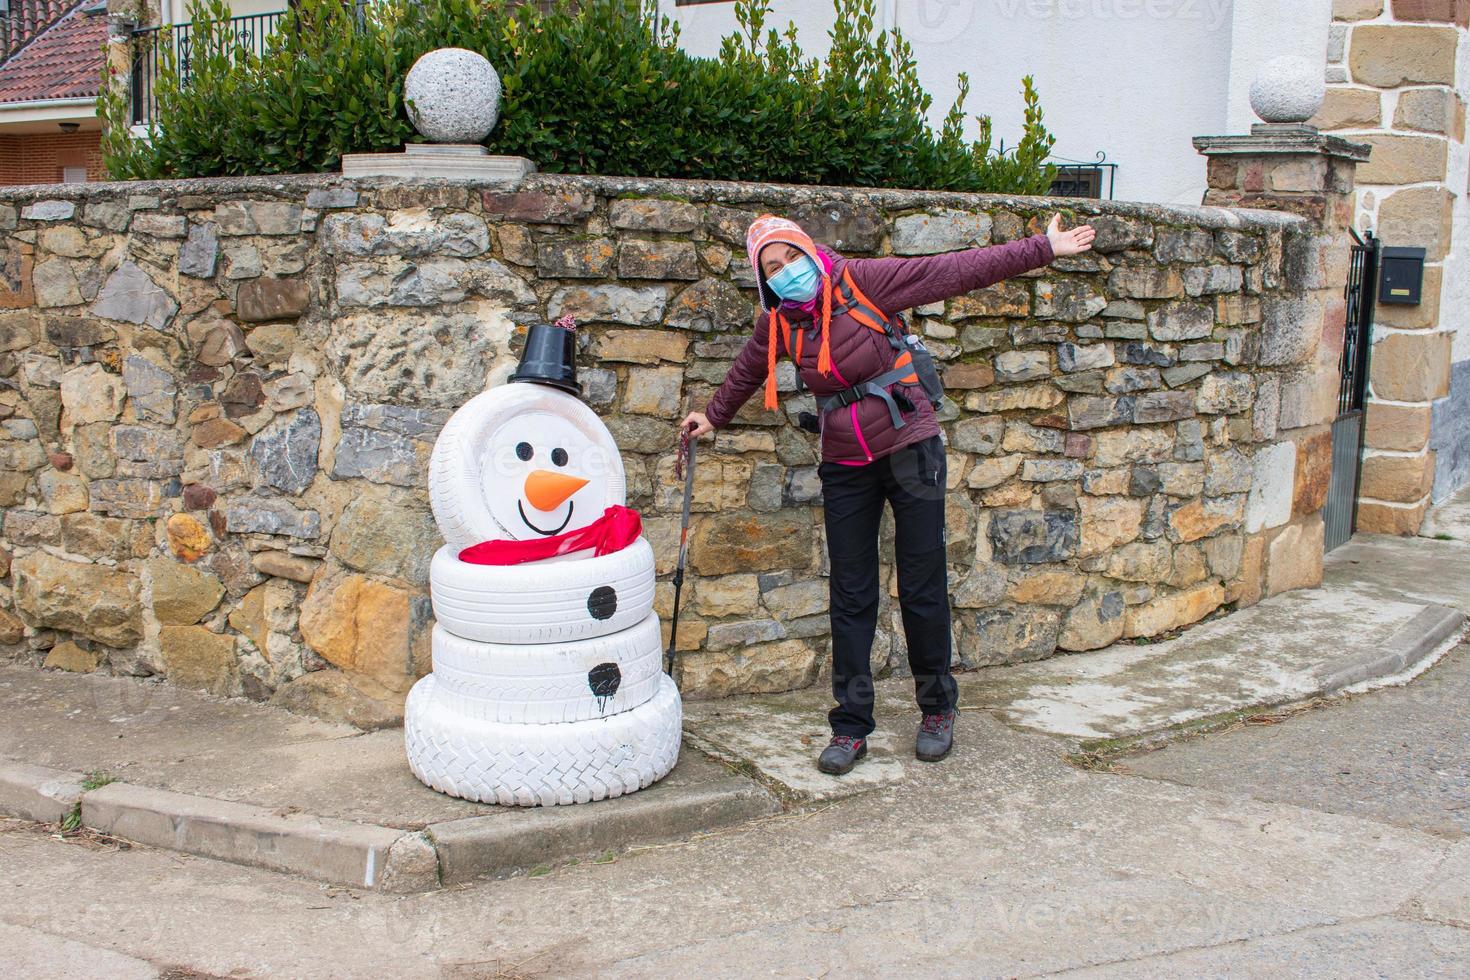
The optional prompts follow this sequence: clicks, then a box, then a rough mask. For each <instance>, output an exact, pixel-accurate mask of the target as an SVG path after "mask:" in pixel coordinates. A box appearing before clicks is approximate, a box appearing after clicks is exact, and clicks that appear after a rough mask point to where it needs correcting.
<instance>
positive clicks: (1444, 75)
mask: <svg viewBox="0 0 1470 980" xmlns="http://www.w3.org/2000/svg"><path fill="white" fill-rule="evenodd" d="M1458 46H1459V34H1458V32H1456V31H1455V29H1454V28H1453V27H1410V26H1405V25H1399V24H1394V25H1377V24H1374V25H1370V26H1365V27H1357V28H1354V29H1353V38H1352V47H1351V49H1350V50H1349V52H1348V66H1349V68H1350V69H1351V71H1352V76H1353V81H1355V82H1357V83H1358V84H1360V85H1372V86H1376V87H1377V88H1398V87H1400V86H1403V85H1453V84H1454V83H1455V52H1456V49H1457V48H1458Z"/></svg>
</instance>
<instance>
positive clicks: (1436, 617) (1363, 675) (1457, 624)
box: [1316, 606, 1465, 695]
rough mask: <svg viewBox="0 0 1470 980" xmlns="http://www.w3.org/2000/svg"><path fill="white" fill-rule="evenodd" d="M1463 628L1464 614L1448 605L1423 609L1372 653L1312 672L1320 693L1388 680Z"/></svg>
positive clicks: (1371, 651) (1333, 692)
mask: <svg viewBox="0 0 1470 980" xmlns="http://www.w3.org/2000/svg"><path fill="white" fill-rule="evenodd" d="M1464 625H1465V615H1464V613H1462V612H1460V611H1459V610H1458V609H1450V608H1449V607H1448V606H1425V607H1424V608H1423V609H1421V610H1420V611H1419V613H1418V614H1417V615H1416V616H1415V617H1414V618H1413V619H1411V620H1409V621H1408V622H1407V623H1405V624H1404V625H1403V626H1402V627H1400V628H1399V630H1398V631H1397V632H1396V633H1394V635H1393V636H1391V637H1389V639H1388V642H1387V643H1385V644H1384V645H1383V646H1382V647H1380V648H1378V649H1375V650H1368V651H1365V652H1363V653H1360V654H1355V655H1353V656H1351V657H1344V658H1343V659H1342V660H1339V661H1337V662H1336V663H1333V664H1328V665H1324V666H1323V667H1322V668H1320V669H1319V670H1317V671H1316V676H1317V678H1318V680H1319V681H1320V682H1321V685H1322V686H1321V691H1320V693H1321V694H1324V695H1325V694H1336V693H1337V692H1338V691H1341V690H1343V689H1344V688H1347V687H1352V686H1353V685H1354V684H1361V683H1362V682H1363V681H1370V680H1378V679H1380V678H1383V677H1392V676H1393V675H1394V674H1397V673H1400V672H1402V671H1405V670H1407V669H1409V668H1410V667H1412V666H1414V665H1415V664H1417V663H1418V662H1419V661H1421V660H1423V659H1424V658H1425V657H1427V656H1429V655H1430V654H1431V653H1433V652H1434V651H1435V649H1436V648H1438V647H1439V646H1440V645H1441V644H1442V643H1444V642H1445V641H1446V640H1448V639H1449V638H1450V637H1452V636H1454V635H1455V633H1456V632H1458V631H1459V629H1460V628H1461V627H1462V626H1464Z"/></svg>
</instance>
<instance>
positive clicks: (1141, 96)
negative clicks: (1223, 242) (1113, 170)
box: [660, 0, 1332, 204]
mask: <svg viewBox="0 0 1470 980" xmlns="http://www.w3.org/2000/svg"><path fill="white" fill-rule="evenodd" d="M660 4H661V7H662V10H663V11H664V12H665V13H667V14H668V15H669V16H670V17H672V18H673V19H674V20H676V21H678V23H679V24H680V25H681V43H682V44H683V46H684V48H685V50H687V51H689V52H691V53H692V54H698V55H706V56H713V55H715V54H717V53H718V52H719V47H720V39H721V38H722V37H723V36H724V35H726V34H729V33H732V32H733V31H735V30H736V29H737V27H738V25H737V24H736V21H735V17H734V4H733V3H706V4H696V5H692V6H675V4H674V2H673V0H660ZM832 17H833V8H832V3H831V0H773V3H772V8H771V18H770V20H769V22H768V25H769V26H774V27H776V28H777V29H778V30H784V28H785V27H786V24H787V22H788V21H794V22H795V23H796V26H797V30H798V36H799V38H800V41H801V44H802V47H803V49H804V50H805V51H806V53H807V54H808V55H822V54H823V53H825V51H826V49H827V46H828V44H829V38H828V36H827V31H828V30H829V29H830V27H831V24H832ZM1331 18H1332V15H1331V2H1330V0H1291V2H1289V3H1285V2H1282V0H879V26H885V25H887V24H889V23H896V24H897V26H898V27H899V29H900V30H901V31H902V32H903V34H904V36H905V37H906V38H908V40H909V41H910V43H911V44H912V45H913V47H914V54H915V57H916V58H917V60H918V63H919V75H920V78H921V80H922V81H923V83H924V85H925V87H926V88H927V89H928V91H929V92H930V94H931V95H933V97H934V105H933V106H932V108H931V110H930V113H931V118H930V121H931V123H932V124H933V125H934V126H936V127H937V126H938V125H939V124H940V123H941V122H942V121H943V118H944V115H945V113H946V112H947V111H948V110H949V107H950V105H951V104H952V103H953V101H954V97H955V94H956V92H957V84H956V77H957V75H958V73H960V72H962V71H963V72H967V73H968V74H969V76H970V83H971V85H970V96H969V99H968V100H967V101H966V109H967V110H968V112H969V113H970V118H969V119H968V120H967V124H966V135H967V136H969V137H971V138H973V137H975V136H976V135H978V131H979V130H978V126H977V124H976V123H975V121H974V118H973V117H974V115H975V114H977V113H982V112H983V113H989V114H990V115H991V117H992V118H993V119H994V122H995V133H996V137H997V139H1000V138H1004V139H1005V142H1006V145H1007V146H1011V145H1014V143H1015V142H1016V141H1017V139H1019V137H1020V135H1021V129H1022V122H1023V119H1024V106H1023V103H1022V100H1021V95H1020V89H1021V78H1022V77H1023V76H1025V75H1028V74H1030V75H1034V76H1035V77H1036V84H1037V87H1038V89H1039V90H1040V93H1041V104H1042V109H1043V110H1044V112H1045V113H1046V124H1047V126H1048V128H1049V129H1050V130H1051V131H1052V133H1053V134H1054V135H1055V136H1056V137H1057V144H1056V147H1055V149H1054V151H1053V152H1054V154H1055V155H1056V156H1057V157H1065V158H1069V159H1076V160H1084V161H1090V160H1093V159H1095V158H1096V155H1097V153H1098V152H1099V151H1102V152H1105V153H1106V154H1107V156H1108V159H1109V160H1110V161H1112V162H1116V163H1118V164H1119V165H1120V169H1119V170H1118V173H1117V186H1116V190H1115V194H1114V196H1115V197H1117V198H1118V199H1120V200H1133V201H1148V202H1156V203H1175V204H1198V203H1199V201H1200V198H1201V197H1202V195H1203V194H1204V188H1205V164H1204V159H1203V158H1202V157H1201V156H1200V155H1199V154H1198V153H1196V152H1195V150H1194V147H1193V146H1192V145H1191V143H1190V140H1191V139H1192V138H1193V137H1195V136H1204V135H1221V134H1225V133H1238V132H1245V131H1247V130H1248V129H1249V126H1250V124H1251V122H1253V121H1255V117H1254V115H1253V114H1252V113H1251V111H1250V103H1249V90H1250V83H1251V80H1252V79H1253V78H1254V77H1255V72H1256V69H1257V67H1258V66H1259V65H1260V64H1261V63H1262V62H1264V61H1266V60H1269V59H1270V58H1273V57H1276V56H1279V55H1283V54H1299V55H1303V56H1306V57H1311V58H1314V59H1321V58H1322V57H1323V52H1324V51H1325V50H1326V45H1327V32H1328V26H1329V24H1330V22H1331Z"/></svg>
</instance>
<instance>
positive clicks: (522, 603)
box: [429, 537, 654, 643]
mask: <svg viewBox="0 0 1470 980" xmlns="http://www.w3.org/2000/svg"><path fill="white" fill-rule="evenodd" d="M451 549H452V546H451V545H445V546H444V547H442V548H440V549H439V550H438V551H437V552H435V553H434V558H433V560H432V561H431V562H430V563H429V595H430V597H431V598H432V600H433V603H434V616H435V618H436V619H438V621H439V624H440V625H441V626H443V627H444V628H445V629H447V630H448V631H449V632H451V633H453V634H454V635H455V636H459V637H463V638H464V639H467V640H482V641H484V642H486V643H560V642H563V641H566V640H577V639H589V638H591V637H594V636H607V635H608V634H609V633H616V632H618V631H619V630H625V629H628V628H629V627H631V626H634V625H636V624H637V623H638V622H639V621H640V620H642V619H643V618H644V617H645V616H647V615H648V613H649V612H650V611H651V610H652V609H653V586H654V581H653V578H654V576H653V548H652V547H651V546H650V545H649V543H648V539H647V538H642V537H640V538H639V539H638V540H637V541H634V542H633V543H632V544H630V545H628V546H627V547H626V548H623V549H621V550H619V551H615V552H613V553H612V554H610V555H603V556H602V557H600V558H584V559H582V560H580V561H554V562H539V561H538V562H527V563H526V564H523V565H474V564H471V563H469V562H463V561H460V560H459V559H458V558H456V557H455V555H456V554H457V553H458V552H456V551H453V550H451Z"/></svg>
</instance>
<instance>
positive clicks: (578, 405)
mask: <svg viewBox="0 0 1470 980" xmlns="http://www.w3.org/2000/svg"><path fill="white" fill-rule="evenodd" d="M548 411H550V412H553V413H555V414H557V415H558V416H560V417H561V418H562V419H563V420H564V421H566V420H569V421H572V422H573V423H574V424H575V426H576V427H577V428H578V429H579V431H583V432H585V433H586V434H587V436H588V438H589V439H592V440H599V441H605V443H606V445H607V446H610V447H611V448H612V451H611V454H610V458H611V459H612V460H615V461H616V463H615V464H614V465H615V467H616V472H615V473H609V474H608V478H606V479H603V480H602V481H600V482H599V483H598V484H597V485H595V486H592V487H589V489H590V490H594V491H596V492H595V493H594V494H593V495H592V498H591V499H582V498H581V497H579V498H578V501H577V502H578V503H581V504H582V505H583V512H584V514H585V513H586V512H587V511H589V510H591V509H594V508H595V512H596V513H599V514H600V513H601V509H603V508H605V507H607V506H611V505H612V504H622V503H624V499H625V495H626V494H625V490H624V481H623V475H622V470H621V465H622V464H621V458H620V457H619V456H618V454H617V452H616V446H615V444H614V443H613V441H612V436H611V434H610V433H608V432H607V429H606V427H605V426H603V424H602V422H601V420H599V419H598V418H597V416H596V415H595V414H594V413H593V412H592V411H591V410H590V409H589V408H587V406H586V405H584V404H583V403H582V402H581V401H579V400H578V399H576V398H575V397H573V396H571V395H569V394H566V393H563V392H560V391H556V390H554V389H549V388H546V387H544V386H538V385H533V384H509V385H504V386H502V387H498V388H493V389H491V390H490V391H487V392H485V393H484V394H482V395H478V396H476V397H475V398H473V399H471V400H470V401H469V402H467V403H466V404H465V405H464V406H463V407H462V408H461V409H460V410H459V411H458V412H456V413H455V414H454V416H453V417H452V418H451V419H450V421H449V423H448V424H447V425H446V426H445V428H444V430H443V432H441V433H440V435H439V439H438V441H437V442H436V443H435V446H434V453H433V456H432V457H431V460H430V467H429V479H430V499H431V503H432V504H433V508H434V517H435V521H436V523H437V524H438V526H439V529H440V533H441V534H443V536H444V538H445V542H446V543H445V545H444V547H442V548H440V549H439V551H438V552H437V553H435V555H434V558H433V561H432V563H431V565H430V593H431V596H432V599H433V605H434V616H435V620H436V622H435V625H434V628H433V634H432V649H433V673H431V674H429V675H428V676H426V677H424V678H422V679H421V680H420V681H419V682H418V683H417V684H415V685H414V688H413V690H412V691H410V692H409V696H408V701H407V704H406V705H405V709H404V740H405V747H406V749H407V753H408V762H409V767H410V768H411V769H412V770H413V773H414V775H415V776H417V777H418V778H419V779H420V780H422V781H423V782H424V783H426V784H427V785H429V786H431V787H432V788H434V789H436V790H438V791H439V792H442V793H447V794H449V795H450V796H457V797H462V798H464V799H470V800H478V801H480V802H484V803H500V804H505V805H514V806H552V805H556V804H567V803H586V802H589V801H592V800H600V799H605V798H608V797H614V796H621V795H623V794H624V793H631V792H634V791H636V790H639V789H642V788H643V787H645V786H648V785H650V784H652V783H654V782H655V781H657V780H659V779H661V778H662V777H663V776H665V775H666V774H667V773H668V772H669V770H671V769H672V768H673V766H674V763H675V762H676V761H677V760H678V755H679V742H680V733H681V729H682V721H683V718H682V706H681V704H680V700H679V692H678V690H677V688H676V687H675V686H674V682H673V681H672V679H670V678H669V677H668V675H667V674H665V673H664V672H663V657H662V644H661V631H660V627H659V619H658V615H657V614H656V613H655V612H654V611H653V594H654V560H653V549H652V548H651V547H650V546H649V544H648V541H647V540H646V539H644V538H641V537H640V538H638V539H637V540H636V541H635V542H633V543H632V544H631V545H629V546H628V547H625V548H623V549H621V550H619V551H616V552H613V553H611V554H608V555H603V556H599V557H592V552H591V551H584V552H581V553H573V554H569V555H563V556H559V557H556V558H552V559H546V560H542V561H535V562H527V563H523V564H515V565H479V564H471V563H467V562H462V561H460V560H459V558H458V557H457V556H458V555H459V553H460V552H461V551H462V550H463V549H464V548H467V547H469V546H471V545H474V544H478V543H480V542H482V541H487V540H494V539H504V538H507V537H509V536H511V535H512V534H513V531H511V530H509V529H507V528H506V527H504V526H503V524H502V523H499V522H498V521H503V520H504V518H503V517H501V518H499V519H497V516H496V510H497V508H496V507H493V506H490V504H493V503H495V502H496V501H497V500H498V499H501V496H502V495H503V494H505V493H514V492H518V491H517V490H516V487H515V485H514V484H515V480H516V477H515V474H514V473H510V474H506V473H505V472H504V467H503V466H502V467H501V468H500V469H499V470H497V467H496V466H495V465H492V464H491V461H490V460H489V458H488V457H489V455H490V454H492V453H494V452H495V451H496V444H497V442H500V441H503V439H504V438H505V436H506V433H507V432H509V433H511V435H510V437H511V438H516V439H524V438H531V437H527V436H525V435H524V433H526V432H527V431H531V430H532V429H534V428H535V427H534V426H533V425H529V424H528V423H527V422H526V421H525V420H526V419H527V418H532V419H534V417H535V416H537V415H538V414H541V415H542V416H544V414H545V413H546V412H548ZM521 444H523V445H524V443H521ZM563 458H565V452H564V451H563ZM507 483H508V485H502V484H507ZM500 510H501V511H502V512H503V511H504V508H500ZM569 513H570V512H569ZM521 537H522V538H524V537H525V534H524V533H523V534H522V535H521Z"/></svg>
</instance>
